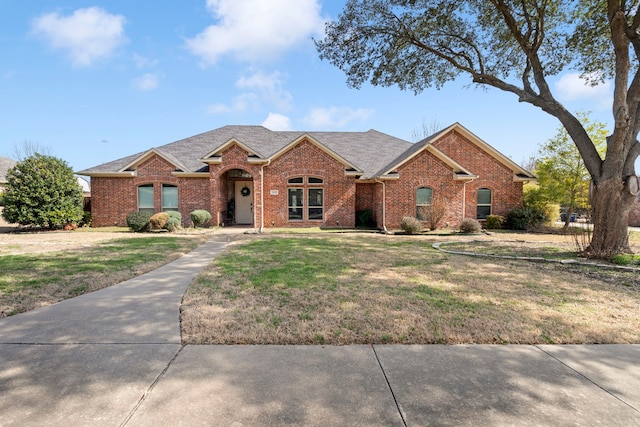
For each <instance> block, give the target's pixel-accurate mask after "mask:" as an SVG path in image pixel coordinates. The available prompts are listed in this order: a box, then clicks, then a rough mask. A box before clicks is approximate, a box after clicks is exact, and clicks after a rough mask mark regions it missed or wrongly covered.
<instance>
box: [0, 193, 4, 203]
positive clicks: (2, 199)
mask: <svg viewBox="0 0 640 427" xmlns="http://www.w3.org/2000/svg"><path fill="white" fill-rule="evenodd" d="M0 206H4V191H0Z"/></svg>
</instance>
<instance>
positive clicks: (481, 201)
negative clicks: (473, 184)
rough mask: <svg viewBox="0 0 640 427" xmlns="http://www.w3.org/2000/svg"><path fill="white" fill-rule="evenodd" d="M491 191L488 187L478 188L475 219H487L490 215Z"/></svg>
mask: <svg viewBox="0 0 640 427" xmlns="http://www.w3.org/2000/svg"><path fill="white" fill-rule="evenodd" d="M492 197H493V195H492V192H491V189H489V188H479V189H478V210H477V215H476V218H477V219H487V217H488V216H489V215H491V201H492Z"/></svg>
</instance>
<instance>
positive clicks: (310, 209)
mask: <svg viewBox="0 0 640 427" xmlns="http://www.w3.org/2000/svg"><path fill="white" fill-rule="evenodd" d="M287 183H288V184H289V185H292V186H295V187H290V188H289V189H288V190H287V195H288V197H287V204H288V211H289V221H304V220H307V221H322V220H323V219H324V189H323V188H321V187H320V188H319V187H318V185H322V184H324V180H323V179H322V178H316V177H303V176H298V177H295V178H289V179H288V180H287ZM305 194H306V196H307V199H306V201H305V198H304V196H305ZM305 214H306V217H305Z"/></svg>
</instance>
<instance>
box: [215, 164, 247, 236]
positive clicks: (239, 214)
mask: <svg viewBox="0 0 640 427" xmlns="http://www.w3.org/2000/svg"><path fill="white" fill-rule="evenodd" d="M220 184H221V185H222V186H223V187H224V188H226V191H225V192H224V193H223V194H226V200H225V203H226V214H225V219H224V221H225V224H226V225H234V224H238V225H253V222H254V214H253V212H254V204H255V200H254V191H253V190H254V188H253V176H252V175H251V174H250V173H249V172H247V171H245V170H242V169H231V170H228V171H227V172H225V173H224V174H223V175H222V176H221V180H220Z"/></svg>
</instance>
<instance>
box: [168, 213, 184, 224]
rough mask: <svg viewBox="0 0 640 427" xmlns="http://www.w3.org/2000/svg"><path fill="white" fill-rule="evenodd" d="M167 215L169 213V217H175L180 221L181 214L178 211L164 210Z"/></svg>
mask: <svg viewBox="0 0 640 427" xmlns="http://www.w3.org/2000/svg"><path fill="white" fill-rule="evenodd" d="M165 213H166V214H167V215H169V218H176V219H177V220H178V221H180V222H182V214H181V213H180V212H178V211H166V212H165Z"/></svg>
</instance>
